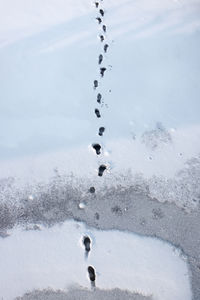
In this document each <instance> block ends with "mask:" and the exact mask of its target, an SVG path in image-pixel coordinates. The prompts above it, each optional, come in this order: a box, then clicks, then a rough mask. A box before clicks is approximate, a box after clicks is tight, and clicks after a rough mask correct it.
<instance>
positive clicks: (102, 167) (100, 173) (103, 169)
mask: <svg viewBox="0 0 200 300" xmlns="http://www.w3.org/2000/svg"><path fill="white" fill-rule="evenodd" d="M106 169H107V167H106V165H100V166H99V172H98V176H100V177H101V176H103V173H104V171H105V170H106Z"/></svg>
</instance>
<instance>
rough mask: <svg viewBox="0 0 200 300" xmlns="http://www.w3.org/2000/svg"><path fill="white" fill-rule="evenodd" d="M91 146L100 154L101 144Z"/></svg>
mask: <svg viewBox="0 0 200 300" xmlns="http://www.w3.org/2000/svg"><path fill="white" fill-rule="evenodd" d="M92 147H93V149H94V150H95V151H96V154H97V155H99V154H101V145H99V144H93V145H92Z"/></svg>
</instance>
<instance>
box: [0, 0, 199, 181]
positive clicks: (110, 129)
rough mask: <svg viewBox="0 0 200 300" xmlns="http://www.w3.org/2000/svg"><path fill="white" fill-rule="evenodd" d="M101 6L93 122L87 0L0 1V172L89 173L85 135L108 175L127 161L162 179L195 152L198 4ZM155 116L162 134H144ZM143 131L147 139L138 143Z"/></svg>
mask: <svg viewBox="0 0 200 300" xmlns="http://www.w3.org/2000/svg"><path fill="white" fill-rule="evenodd" d="M101 6H102V7H103V8H104V9H105V18H104V20H105V24H106V25H107V29H108V32H107V34H106V42H108V44H109V46H110V47H109V50H108V53H107V54H106V55H104V61H103V64H104V65H105V66H107V67H108V71H107V73H106V75H105V78H103V80H102V81H101V82H100V89H99V91H100V92H101V93H102V95H103V100H104V102H105V103H104V105H103V106H102V107H100V110H101V114H102V118H101V119H100V120H97V118H96V117H95V114H94V108H95V107H96V106H97V103H96V92H95V91H94V90H93V80H94V79H95V78H97V79H99V78H100V75H99V68H98V64H97V60H98V55H99V54H100V53H101V52H102V45H101V43H100V42H99V39H98V34H99V33H100V32H101V28H100V26H99V25H98V24H97V22H96V20H95V18H96V16H97V10H96V8H95V6H94V3H93V1H88V0H77V1H72V0H67V1H64V0H48V1H40V0H7V1H5V0H0V65H1V69H0V82H1V87H0V98H1V101H0V157H1V158H0V169H1V172H0V177H1V178H4V177H8V176H12V177H17V178H19V179H24V178H25V181H26V182H28V183H30V182H33V181H37V180H38V181H42V180H46V179H47V180H48V178H49V177H51V176H52V174H53V170H54V169H55V168H57V169H58V170H59V172H60V173H68V174H69V173H71V172H73V173H74V174H75V175H83V176H86V175H87V176H96V174H97V172H96V169H97V167H98V162H97V159H96V157H95V155H93V153H91V151H88V146H89V145H91V144H92V143H94V142H100V143H101V144H102V145H103V148H104V154H105V156H102V157H101V160H102V161H103V162H104V163H108V164H109V166H110V170H111V171H112V172H113V173H115V171H119V172H121V173H123V172H124V171H125V170H127V169H129V168H131V170H132V171H133V173H138V172H139V173H143V175H144V176H145V177H151V176H153V175H157V176H165V177H171V176H174V174H175V173H176V172H177V171H179V170H180V169H181V168H183V167H184V163H185V162H186V161H187V159H190V158H192V157H195V156H197V155H198V153H199V151H200V144H199V143H200V142H199V141H200V126H199V124H200V121H199V111H200V106H199V97H198V95H199V93H200V90H199V83H198V78H199V77H200V73H199V70H200V68H199V63H198V61H199V51H198V49H199V42H200V35H199V28H200V22H199V11H200V2H199V1H196V0H180V1H178V0H177V1H172V0H163V1H162V3H161V2H160V1H159V0H148V1H147V0H142V1H141V0H137V1H124V0H110V1H102V2H101ZM111 66H112V68H111ZM110 89H111V92H109V90H110ZM105 104H107V106H106V105H105ZM158 122H161V123H162V124H163V126H164V127H165V128H166V133H167V134H170V137H171V139H170V140H167V137H168V135H166V136H161V137H159V136H158V138H157V137H156V133H155V137H152V134H151V131H152V130H154V129H155V126H156V123H158ZM99 126H105V128H106V131H105V135H104V137H103V138H100V137H99V136H98V134H97V133H98V128H99ZM146 131H147V132H149V133H150V135H149V141H150V143H149V142H148V138H147V141H146V143H144V142H143V143H141V136H142V135H143V134H144V132H146ZM133 138H135V140H134V139H133ZM156 138H157V140H156ZM152 139H153V140H154V141H153V145H151V140H152ZM155 143H156V144H157V147H156V148H155V147H154V144H155ZM152 147H153V148H152Z"/></svg>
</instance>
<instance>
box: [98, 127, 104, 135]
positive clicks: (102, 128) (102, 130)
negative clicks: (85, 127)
mask: <svg viewBox="0 0 200 300" xmlns="http://www.w3.org/2000/svg"><path fill="white" fill-rule="evenodd" d="M104 132H105V127H100V128H99V135H100V136H103V134H104Z"/></svg>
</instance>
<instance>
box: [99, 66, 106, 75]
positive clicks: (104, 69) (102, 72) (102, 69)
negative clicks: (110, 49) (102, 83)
mask: <svg viewBox="0 0 200 300" xmlns="http://www.w3.org/2000/svg"><path fill="white" fill-rule="evenodd" d="M105 71H106V68H104V67H103V68H100V74H101V77H103V76H104V73H105Z"/></svg>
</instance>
